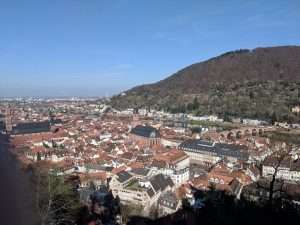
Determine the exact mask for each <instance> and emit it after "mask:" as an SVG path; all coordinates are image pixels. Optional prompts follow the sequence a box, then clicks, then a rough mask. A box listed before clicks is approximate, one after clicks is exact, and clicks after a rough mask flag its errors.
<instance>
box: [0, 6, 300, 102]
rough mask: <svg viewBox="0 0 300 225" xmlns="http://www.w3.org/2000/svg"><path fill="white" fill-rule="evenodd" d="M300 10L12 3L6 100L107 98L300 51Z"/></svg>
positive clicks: (6, 11) (6, 10)
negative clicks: (237, 53)
mask: <svg viewBox="0 0 300 225" xmlns="http://www.w3.org/2000/svg"><path fill="white" fill-rule="evenodd" d="M299 12H300V2H299V1H297V0H289V1H279V0H276V1H261V0H254V1H238V0H232V1H226V2H219V1H209V2H200V1H184V2H182V1H163V2H162V1H158V0H153V1H151V2H141V1H138V0H116V1H108V0H105V1H104V0H103V1H97V0H92V1H88V2H87V1H72V0H67V1H63V2H61V1H47V2H42V1H38V0H30V1H15V0H12V1H7V2H1V8H0V27H1V40H0V75H1V78H2V82H1V83H0V97H22V96H25V97H29V96H33V97H34V96H39V97H72V96H77V97H97V96H99V97H103V96H111V95H113V94H117V93H119V92H121V91H124V90H127V89H130V88H132V87H134V86H136V85H141V84H147V83H153V82H156V81H159V80H161V79H164V78H166V77H167V76H169V75H171V74H173V73H175V72H177V71H178V70H180V69H182V68H184V67H186V66H188V65H190V64H193V63H197V62H200V61H204V60H207V59H209V58H211V57H215V56H217V55H220V54H223V53H225V52H228V51H232V50H237V49H254V48H257V47H272V46H283V45H284V46H285V45H297V46H299V45H300V30H299V29H296V28H297V27H300V13H299Z"/></svg>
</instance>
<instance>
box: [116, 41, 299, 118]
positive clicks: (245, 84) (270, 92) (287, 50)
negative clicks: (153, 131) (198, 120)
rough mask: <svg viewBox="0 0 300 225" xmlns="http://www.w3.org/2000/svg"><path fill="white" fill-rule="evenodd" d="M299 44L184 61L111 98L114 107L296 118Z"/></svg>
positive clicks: (233, 52) (200, 113)
mask: <svg viewBox="0 0 300 225" xmlns="http://www.w3.org/2000/svg"><path fill="white" fill-rule="evenodd" d="M299 97H300V46H281V47H269V48H256V49H254V50H244V49H243V50H237V51H232V52H228V53H225V54H222V55H220V56H217V57H215V58H212V59H209V60H207V61H204V62H200V63H196V64H193V65H191V66H188V67H186V68H184V69H182V70H180V71H178V72H176V73H175V74H173V75H171V76H170V77H168V78H166V79H164V80H161V81H159V82H157V83H154V84H150V85H142V86H138V87H135V88H132V89H131V90H128V91H126V92H125V94H122V95H118V96H115V97H113V98H112V104H113V106H114V107H116V108H125V107H148V106H150V107H152V108H153V107H155V108H164V109H166V110H169V111H172V112H187V111H189V112H194V113H195V114H198V115H202V114H208V113H214V114H218V115H220V116H222V115H223V116H241V117H251V118H254V117H255V118H261V119H267V118H271V117H272V118H273V119H277V120H288V121H297V120H298V117H297V116H296V115H294V114H293V113H291V108H292V107H293V106H295V105H298V104H299Z"/></svg>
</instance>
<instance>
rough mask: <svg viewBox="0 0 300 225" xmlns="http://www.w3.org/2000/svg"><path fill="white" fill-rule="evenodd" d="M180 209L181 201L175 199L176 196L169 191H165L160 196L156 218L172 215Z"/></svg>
mask: <svg viewBox="0 0 300 225" xmlns="http://www.w3.org/2000/svg"><path fill="white" fill-rule="evenodd" d="M180 207H181V201H179V200H178V199H177V197H176V194H175V193H174V192H171V191H167V192H165V193H164V194H162V195H161V196H160V198H159V200H158V216H159V217H162V216H166V215H169V214H173V213H175V212H176V211H178V209H179V208H180Z"/></svg>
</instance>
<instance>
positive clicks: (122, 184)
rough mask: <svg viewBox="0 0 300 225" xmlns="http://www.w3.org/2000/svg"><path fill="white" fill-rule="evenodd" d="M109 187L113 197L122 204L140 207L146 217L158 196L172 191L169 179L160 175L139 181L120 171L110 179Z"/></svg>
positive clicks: (172, 185)
mask: <svg viewBox="0 0 300 225" xmlns="http://www.w3.org/2000/svg"><path fill="white" fill-rule="evenodd" d="M110 187H111V189H112V193H113V195H114V196H115V197H116V196H119V198H120V200H121V202H122V203H123V204H134V205H140V206H142V207H143V212H144V213H145V215H147V214H148V213H149V212H150V208H151V206H152V205H154V204H155V203H157V201H158V198H159V197H160V195H161V194H162V193H164V192H166V191H168V190H172V189H173V187H174V183H173V181H172V180H171V179H170V177H167V176H164V175H162V174H157V175H155V176H152V177H148V178H145V179H142V180H141V179H138V178H136V177H134V176H132V175H130V174H129V173H128V172H126V171H122V172H119V173H118V174H116V175H115V176H114V177H113V178H112V180H111V182H110Z"/></svg>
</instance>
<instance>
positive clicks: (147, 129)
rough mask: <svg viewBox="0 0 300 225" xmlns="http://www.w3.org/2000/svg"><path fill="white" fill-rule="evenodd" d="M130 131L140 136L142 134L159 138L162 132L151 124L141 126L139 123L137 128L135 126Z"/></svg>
mask: <svg viewBox="0 0 300 225" xmlns="http://www.w3.org/2000/svg"><path fill="white" fill-rule="evenodd" d="M130 133H132V134H135V135H138V136H142V137H146V138H159V137H160V134H159V131H158V130H157V129H156V128H154V127H151V126H141V125H138V126H136V127H135V128H133V129H132V130H131V131H130Z"/></svg>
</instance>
